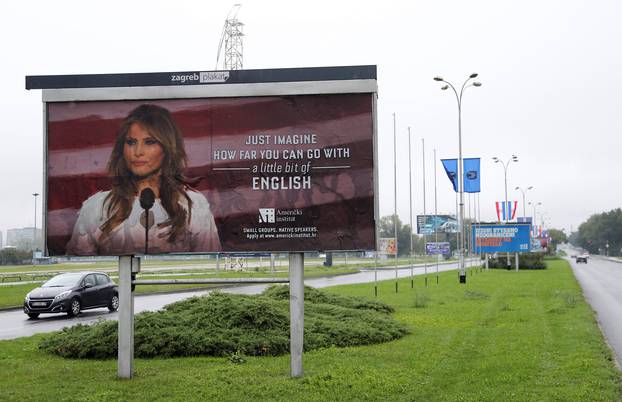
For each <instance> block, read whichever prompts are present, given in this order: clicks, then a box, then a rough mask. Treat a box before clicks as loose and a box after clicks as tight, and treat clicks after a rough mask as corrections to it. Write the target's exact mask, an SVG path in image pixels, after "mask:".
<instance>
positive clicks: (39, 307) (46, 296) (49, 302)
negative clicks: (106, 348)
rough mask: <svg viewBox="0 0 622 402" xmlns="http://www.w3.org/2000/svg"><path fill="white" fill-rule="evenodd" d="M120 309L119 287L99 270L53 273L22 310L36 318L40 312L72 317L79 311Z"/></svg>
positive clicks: (25, 300) (33, 291)
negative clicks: (53, 275) (64, 314)
mask: <svg viewBox="0 0 622 402" xmlns="http://www.w3.org/2000/svg"><path fill="white" fill-rule="evenodd" d="M99 307H107V308H108V310H110V311H116V310H117V309H118V308H119V288H118V286H117V285H116V284H115V283H114V282H113V281H112V280H111V279H110V277H109V276H108V275H106V274H104V273H101V272H71V273H65V274H60V275H56V276H55V277H53V278H52V279H50V280H49V281H47V282H45V283H44V284H43V285H41V287H38V288H36V289H33V290H32V291H30V292H29V293H28V294H27V295H26V298H25V299H24V313H26V314H27V315H28V317H30V318H37V317H39V314H42V313H66V314H67V315H68V316H70V317H73V316H76V315H78V314H80V311H82V310H88V309H92V308H99Z"/></svg>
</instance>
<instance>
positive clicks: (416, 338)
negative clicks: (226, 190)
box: [0, 260, 622, 401]
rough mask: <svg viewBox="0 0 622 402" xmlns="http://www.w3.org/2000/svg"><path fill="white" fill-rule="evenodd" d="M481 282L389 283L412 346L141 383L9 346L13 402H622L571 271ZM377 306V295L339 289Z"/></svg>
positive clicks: (21, 345) (389, 299)
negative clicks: (295, 375) (294, 366)
mask: <svg viewBox="0 0 622 402" xmlns="http://www.w3.org/2000/svg"><path fill="white" fill-rule="evenodd" d="M547 264H548V265H549V269H547V270H541V271H520V272H518V273H517V272H514V271H506V270H491V271H489V272H483V273H477V274H473V275H469V277H468V280H467V284H466V285H459V284H458V283H457V282H458V278H457V273H456V271H450V272H445V273H441V274H440V284H439V285H436V284H435V283H434V284H431V285H430V286H428V287H427V288H425V287H424V286H423V279H422V278H417V279H419V280H417V281H416V282H415V288H414V289H411V288H410V279H405V280H402V281H400V284H399V293H397V294H396V293H395V285H394V282H393V281H386V282H381V283H380V286H379V295H378V299H379V300H381V301H384V302H386V303H388V304H389V305H391V306H393V307H394V308H395V309H396V312H395V315H394V316H395V318H396V319H397V320H399V321H401V322H402V323H404V324H406V325H407V326H408V327H409V328H410V329H411V334H409V335H407V336H405V337H403V338H401V339H399V340H396V341H392V342H389V343H384V344H379V345H373V346H359V347H347V348H328V349H322V350H317V351H313V352H309V353H305V355H304V370H305V375H304V377H303V378H299V379H291V378H289V375H288V374H289V356H280V357H245V358H244V359H242V360H243V361H244V363H241V364H236V363H240V362H241V361H242V360H239V359H237V358H233V357H234V356H232V357H230V358H227V357H224V358H214V357H189V358H174V359H137V360H136V362H135V378H134V379H132V380H131V381H122V380H118V379H117V378H116V361H115V360H104V361H94V360H69V359H63V358H59V357H55V356H51V355H48V354H45V353H43V352H42V351H40V350H39V349H38V343H39V341H40V339H41V336H35V337H31V338H22V339H17V340H12V341H2V342H0V361H1V362H2V365H3V370H2V371H0V389H1V390H2V395H1V396H0V399H3V400H20V401H22V400H46V399H50V398H54V399H57V400H65V399H66V400H73V399H81V400H98V401H100V400H115V401H117V400H128V401H129V400H131V401H134V400H180V401H181V400H184V401H186V400H236V401H237V400H357V401H359V400H425V401H457V400H460V401H500V400H503V401H530V400H542V401H586V400H590V401H618V400H622V376H621V374H620V372H619V371H618V370H617V369H616V368H615V366H614V363H613V361H612V354H611V351H610V350H609V349H608V348H607V346H606V345H605V343H604V341H603V338H602V335H601V333H600V331H599V329H598V327H597V325H596V323H595V320H594V315H593V312H592V310H591V309H590V307H589V305H587V303H586V302H585V301H584V299H583V296H582V294H581V290H580V287H579V286H578V284H577V282H576V280H575V279H574V276H573V274H572V272H571V270H570V267H569V266H568V264H567V263H566V262H565V261H563V260H552V261H547ZM329 291H331V292H335V293H338V294H342V295H350V296H366V297H369V298H373V294H374V293H373V284H365V285H349V286H340V287H335V288H330V289H329Z"/></svg>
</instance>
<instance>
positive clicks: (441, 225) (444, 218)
mask: <svg viewBox="0 0 622 402" xmlns="http://www.w3.org/2000/svg"><path fill="white" fill-rule="evenodd" d="M437 232H438V233H457V232H458V221H457V220H456V218H454V217H453V216H450V215H417V233H418V234H422V235H424V234H425V235H429V234H434V233H437Z"/></svg>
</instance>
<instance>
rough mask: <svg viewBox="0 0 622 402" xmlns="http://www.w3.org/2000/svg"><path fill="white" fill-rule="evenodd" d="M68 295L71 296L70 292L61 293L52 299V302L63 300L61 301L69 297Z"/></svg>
mask: <svg viewBox="0 0 622 402" xmlns="http://www.w3.org/2000/svg"><path fill="white" fill-rule="evenodd" d="M70 294H71V290H65V291H64V292H63V293H61V294H59V295H57V296H56V297H55V298H54V301H55V302H57V301H60V300H63V299H65V298H66V297H67V296H69V295H70Z"/></svg>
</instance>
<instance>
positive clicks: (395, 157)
mask: <svg viewBox="0 0 622 402" xmlns="http://www.w3.org/2000/svg"><path fill="white" fill-rule="evenodd" d="M393 201H394V204H393V234H394V235H395V255H394V258H395V261H394V262H395V293H397V251H398V245H397V133H396V123H395V113H393Z"/></svg>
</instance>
